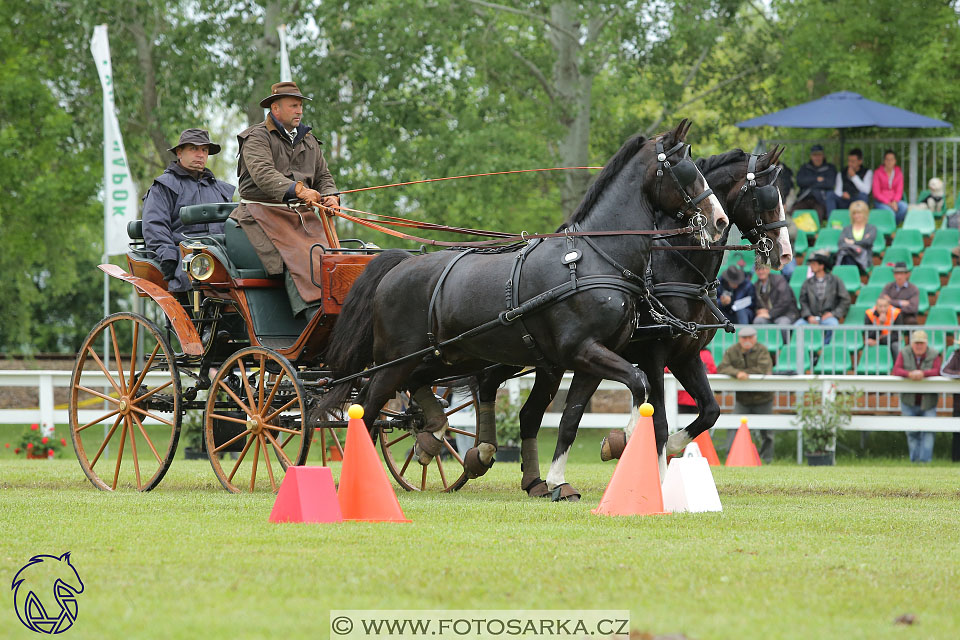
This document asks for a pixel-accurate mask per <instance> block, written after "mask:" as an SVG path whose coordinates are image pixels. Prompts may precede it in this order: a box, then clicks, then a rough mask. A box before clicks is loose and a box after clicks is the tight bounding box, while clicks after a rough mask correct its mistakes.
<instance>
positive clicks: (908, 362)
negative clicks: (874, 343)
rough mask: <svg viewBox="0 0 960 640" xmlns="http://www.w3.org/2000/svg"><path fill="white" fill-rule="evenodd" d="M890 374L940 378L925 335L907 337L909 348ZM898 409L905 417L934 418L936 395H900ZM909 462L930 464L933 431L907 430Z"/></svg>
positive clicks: (937, 361) (935, 354) (920, 332)
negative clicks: (908, 338)
mask: <svg viewBox="0 0 960 640" xmlns="http://www.w3.org/2000/svg"><path fill="white" fill-rule="evenodd" d="M893 375H895V376H901V377H903V378H909V379H911V380H923V379H924V378H929V377H931V376H938V375H940V354H939V353H938V352H937V350H936V349H931V348H929V347H928V346H927V332H926V331H923V330H919V329H918V330H917V331H914V332H912V333H911V334H910V348H909V349H903V350H902V351H900V355H898V356H897V361H896V362H895V363H894V364H893ZM900 410H901V411H902V412H903V415H905V416H923V417H925V418H933V417H935V416H936V415H937V394H935V393H901V394H900ZM907 447H908V449H909V450H910V462H930V460H931V458H933V432H932V431H907Z"/></svg>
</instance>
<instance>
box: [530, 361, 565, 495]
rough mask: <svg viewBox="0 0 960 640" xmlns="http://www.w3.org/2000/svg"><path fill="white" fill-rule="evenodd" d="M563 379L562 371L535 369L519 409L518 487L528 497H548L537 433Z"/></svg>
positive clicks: (548, 492)
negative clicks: (530, 387)
mask: <svg viewBox="0 0 960 640" xmlns="http://www.w3.org/2000/svg"><path fill="white" fill-rule="evenodd" d="M562 380H563V369H537V376H536V380H535V381H534V383H533V389H531V390H530V395H529V397H527V401H526V402H524V403H523V407H521V408H520V471H521V472H522V473H523V476H522V477H521V478H520V488H521V489H523V490H524V491H526V492H527V495H528V496H530V497H531V498H545V497H547V496H549V495H550V491H549V488H548V485H547V483H546V482H544V481H543V480H542V479H541V478H540V457H539V454H538V452H537V433H538V432H539V431H540V425H541V424H542V423H543V414H544V412H545V411H546V410H547V406H549V404H550V403H551V402H552V401H553V399H554V397H556V395H557V390H558V389H559V388H560V382H561V381H562Z"/></svg>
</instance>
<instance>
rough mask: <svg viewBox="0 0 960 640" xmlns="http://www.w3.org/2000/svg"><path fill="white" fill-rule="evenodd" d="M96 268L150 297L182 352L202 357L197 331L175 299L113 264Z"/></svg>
mask: <svg viewBox="0 0 960 640" xmlns="http://www.w3.org/2000/svg"><path fill="white" fill-rule="evenodd" d="M98 268H99V269H100V270H101V271H103V272H104V273H105V274H107V275H108V276H110V277H111V278H116V279H117V280H124V281H126V282H129V283H130V284H132V285H133V286H135V287H136V288H137V289H139V290H140V291H142V292H143V293H145V294H147V295H148V296H150V297H151V298H152V299H153V301H154V302H156V303H157V304H158V305H160V308H161V309H163V313H164V314H165V315H166V316H167V319H169V320H170V324H171V325H173V330H174V331H175V332H176V334H177V339H178V340H180V346H181V347H182V348H183V352H184V353H186V354H187V355H191V356H200V355H203V344H202V343H201V342H200V336H199V334H197V329H196V328H195V327H194V326H193V322H191V321H190V316H188V315H187V312H186V311H184V309H183V307H182V306H181V305H180V303H179V302H177V299H176V298H174V297H173V296H172V295H170V294H169V293H168V292H166V291H164V290H163V289H161V288H160V287H158V286H157V285H155V284H154V283H152V282H150V281H149V280H147V279H145V278H138V277H136V276H133V275H130V274H129V273H127V272H126V271H124V270H123V269H121V268H120V267H118V266H117V265H115V264H101V265H98Z"/></svg>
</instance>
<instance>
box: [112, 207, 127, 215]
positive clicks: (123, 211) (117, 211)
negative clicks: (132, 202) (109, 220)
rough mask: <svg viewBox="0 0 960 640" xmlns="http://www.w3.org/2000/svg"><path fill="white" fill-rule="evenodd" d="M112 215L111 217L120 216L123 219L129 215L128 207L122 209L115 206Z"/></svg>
mask: <svg viewBox="0 0 960 640" xmlns="http://www.w3.org/2000/svg"><path fill="white" fill-rule="evenodd" d="M110 215H111V216H120V217H121V218H122V217H123V216H125V215H127V207H126V206H120V207H118V206H116V205H114V207H113V213H111V214H110Z"/></svg>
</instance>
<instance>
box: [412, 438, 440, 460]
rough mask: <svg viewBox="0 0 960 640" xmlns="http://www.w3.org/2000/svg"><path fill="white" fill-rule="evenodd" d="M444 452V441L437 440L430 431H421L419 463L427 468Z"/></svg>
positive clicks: (418, 440)
mask: <svg viewBox="0 0 960 640" xmlns="http://www.w3.org/2000/svg"><path fill="white" fill-rule="evenodd" d="M442 450H443V440H437V438H436V437H434V435H433V434H432V433H430V432H429V431H421V432H420V433H418V434H417V451H416V452H417V461H418V462H419V463H420V464H422V465H424V466H426V465H428V464H430V463H431V462H433V459H434V458H435V457H437V456H438V455H440V451H442Z"/></svg>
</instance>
